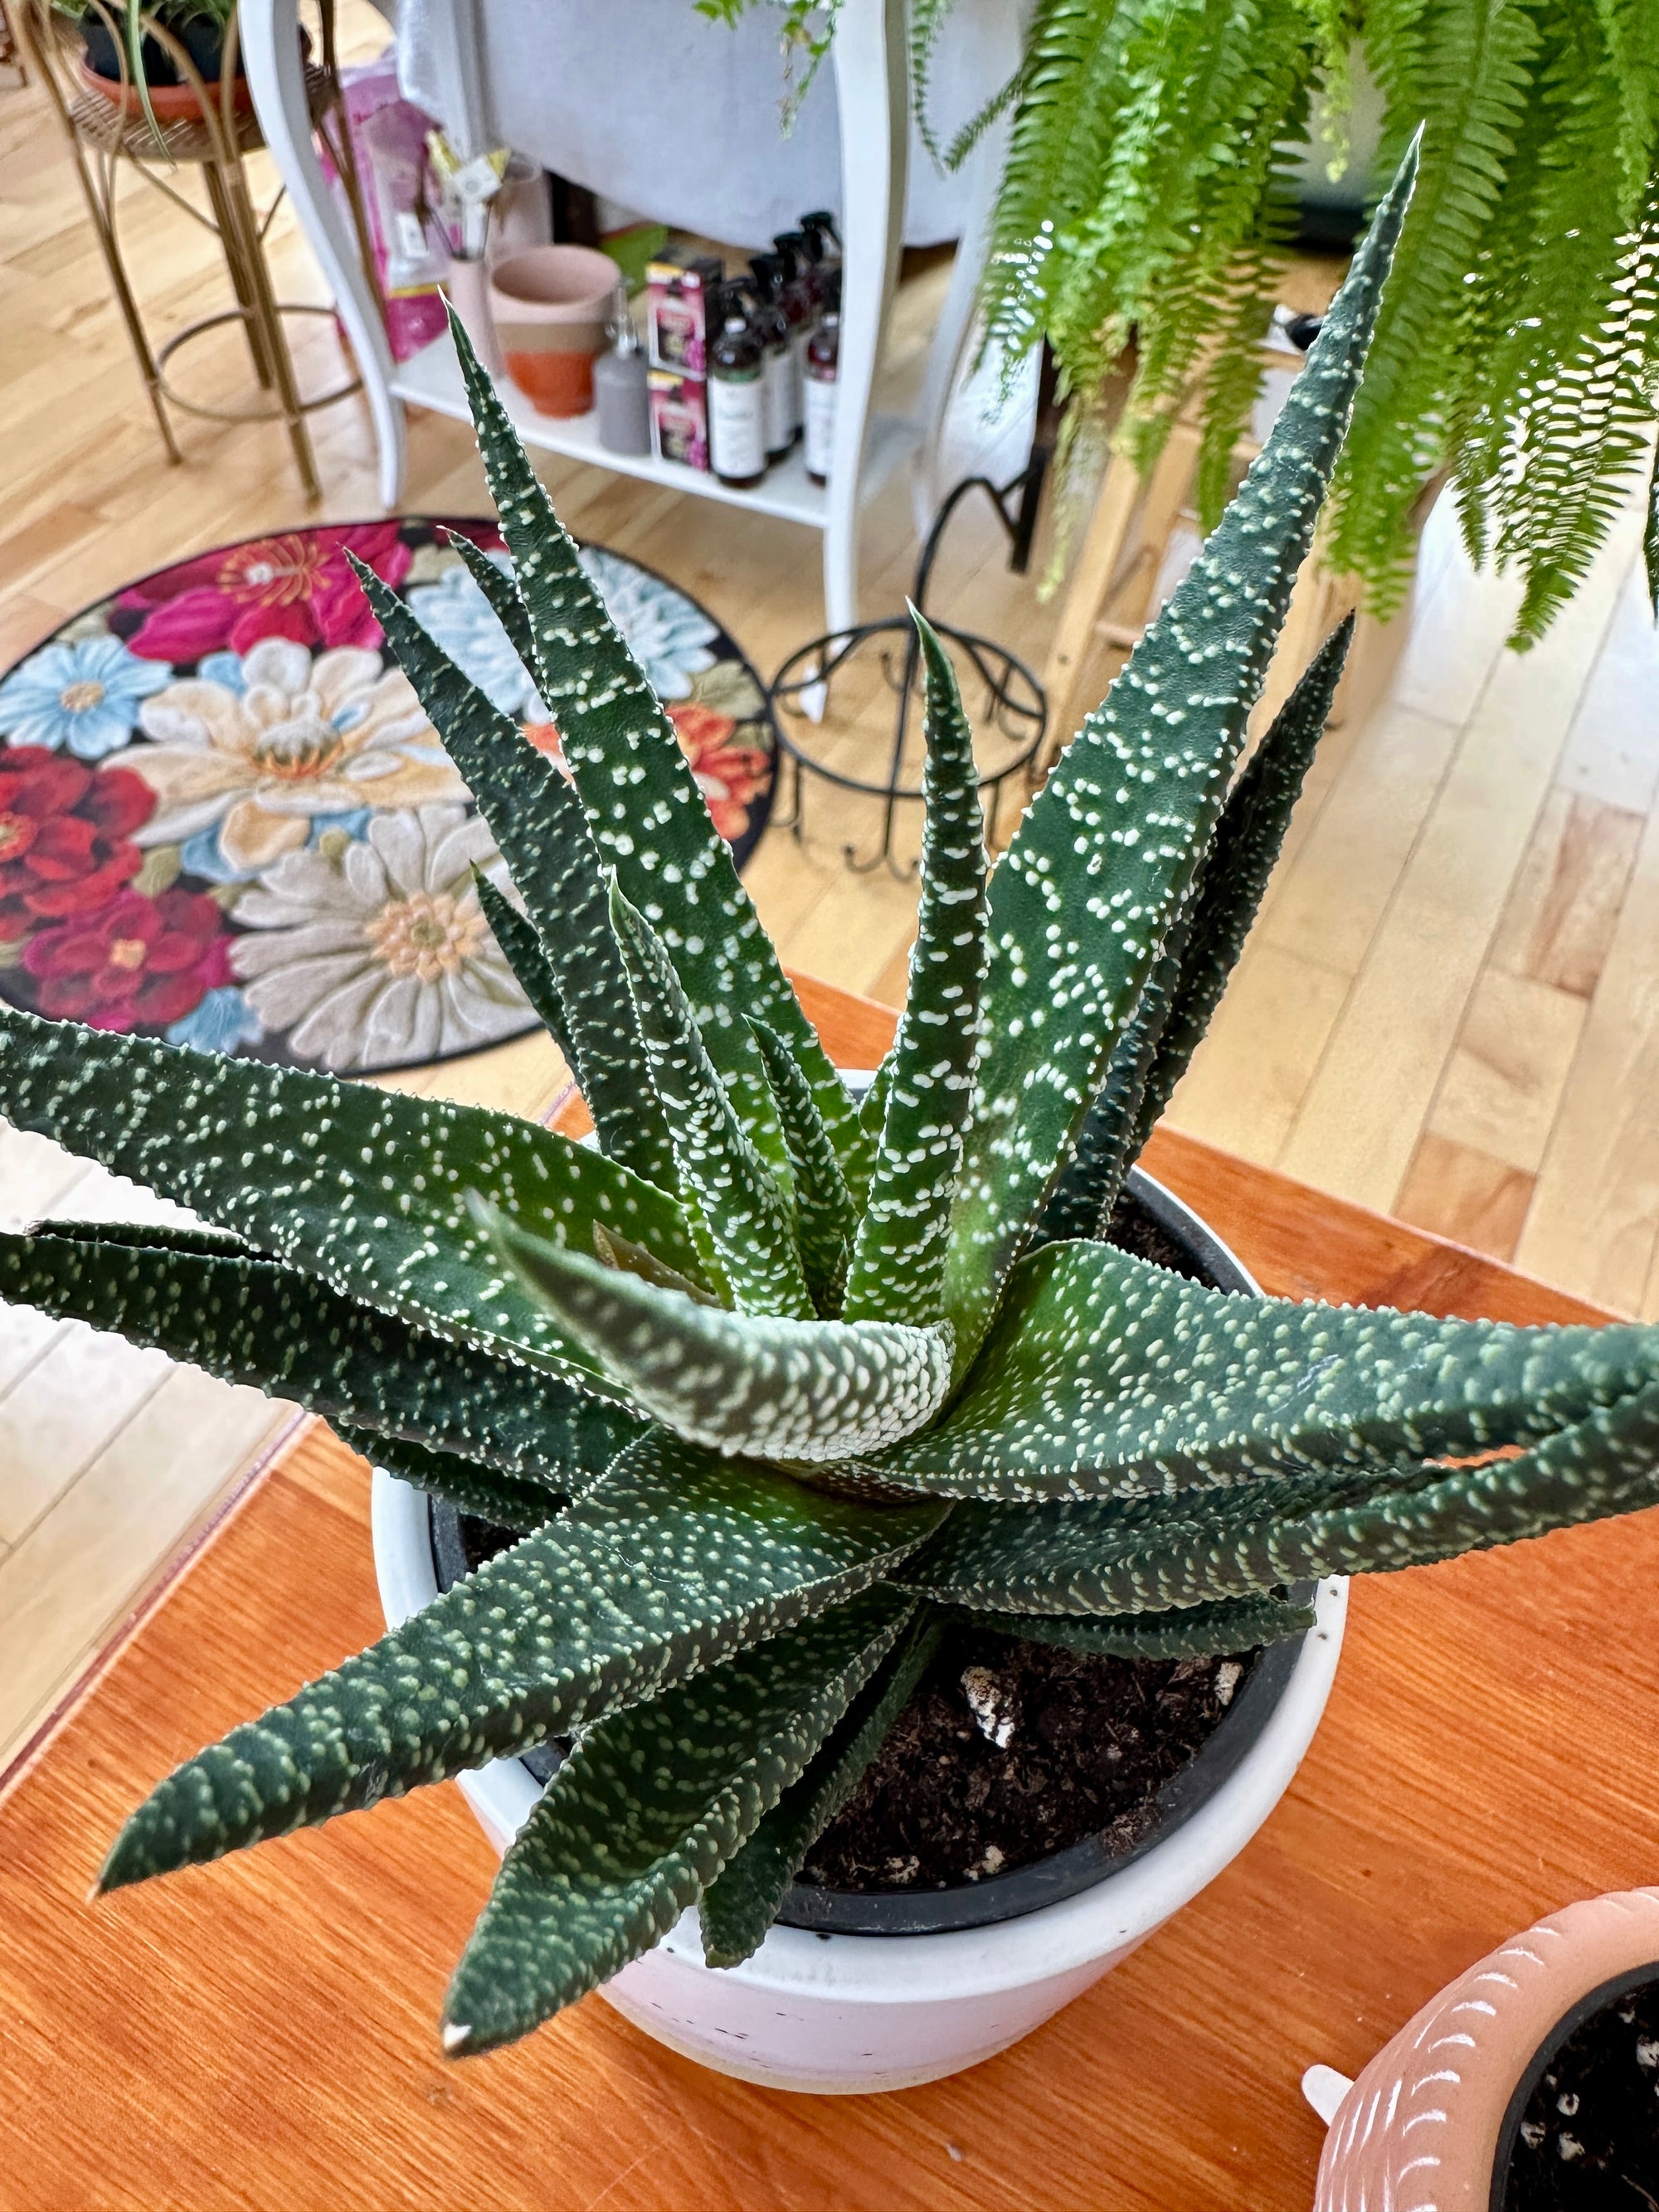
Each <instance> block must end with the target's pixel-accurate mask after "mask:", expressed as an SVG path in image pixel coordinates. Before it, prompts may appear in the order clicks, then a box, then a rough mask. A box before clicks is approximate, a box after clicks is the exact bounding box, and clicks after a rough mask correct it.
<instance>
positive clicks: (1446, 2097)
mask: <svg viewBox="0 0 1659 2212" xmlns="http://www.w3.org/2000/svg"><path fill="white" fill-rule="evenodd" d="M1644 1966H1659V1889H1626V1890H1618V1891H1614V1892H1613V1893H1612V1894H1610V1895H1608V1896H1607V1897H1594V1898H1590V1899H1588V1900H1587V1901H1586V1902H1584V1903H1583V1904H1582V1905H1568V1906H1567V1907H1566V1909H1565V1911H1561V1912H1553V1913H1552V1914H1551V1915H1550V1916H1549V1917H1548V1919H1547V1920H1541V1921H1539V1922H1538V1923H1536V1924H1535V1925H1534V1927H1531V1928H1528V1929H1527V1931H1526V1933H1525V1934H1524V1935H1522V1936H1516V1937H1514V1938H1513V1940H1512V1941H1511V1942H1508V1943H1505V1944H1504V1946H1503V1947H1502V1948H1501V1949H1499V1950H1497V1951H1493V1952H1492V1953H1490V1954H1488V1956H1487V1957H1486V1958H1484V1959H1482V1960H1480V1962H1479V1964H1478V1965H1476V1966H1471V1967H1470V1968H1469V1970H1468V1972H1467V1973H1466V1974H1462V1975H1460V1976H1459V1977H1458V1978H1457V1980H1456V1981H1455V1982H1453V1983H1452V1984H1450V1985H1449V1987H1448V1988H1446V1989H1443V1990H1442V1991H1441V1992H1440V1994H1439V1996H1437V1997H1436V1998H1435V1999H1434V2000H1433V2002H1431V2003H1430V2004H1426V2005H1425V2006H1424V2008H1423V2009H1422V2011H1421V2012H1419V2014H1417V2015H1416V2016H1415V2018H1414V2019H1412V2020H1409V2021H1407V2023H1406V2025H1405V2027H1402V2028H1401V2031H1400V2033H1399V2034H1398V2035H1396V2036H1395V2039H1394V2040H1393V2042H1392V2043H1389V2044H1385V2045H1383V2049H1382V2050H1381V2051H1378V2052H1377V2054H1376V2057H1375V2058H1373V2059H1372V2061H1371V2063H1370V2065H1369V2066H1368V2067H1367V2068H1366V2069H1365V2070H1364V2073H1363V2074H1362V2075H1360V2076H1359V2079H1358V2081H1356V2082H1354V2083H1353V2085H1352V2087H1351V2088H1350V2089H1349V2090H1348V2092H1347V2094H1346V2096H1345V2097H1344V2098H1343V2100H1342V2101H1341V2103H1340V2105H1339V2106H1338V2107H1337V2109H1336V2112H1335V2113H1334V2116H1333V2117H1332V2119H1331V2124H1330V2133H1329V2134H1328V2136H1326V2138H1325V2151H1324V2155H1323V2156H1322V2158H1321V2160H1320V2161H1319V2185H1318V2191H1317V2195H1316V2198H1315V2212H1489V2208H1490V2206H1491V2203H1492V2183H1493V2166H1494V2164H1495V2162H1496V2160H1497V2158H1498V2148H1499V2138H1500V2136H1502V2134H1503V2131H1504V2120H1505V2118H1506V2116H1507V2115H1508V2112H1509V2109H1510V2100H1511V2099H1512V2098H1513V2097H1514V2095H1515V2093H1516V2089H1517V2088H1518V2087H1519V2086H1520V2084H1521V2082H1522V2078H1523V2077H1524V2076H1526V2075H1528V2073H1529V2072H1530V2071H1531V2069H1532V2062H1533V2060H1534V2057H1536V2055H1537V2054H1538V2052H1539V2051H1540V2050H1541V2048H1542V2046H1543V2045H1545V2043H1546V2042H1547V2041H1553V2040H1554V2037H1553V2030H1554V2029H1555V2028H1556V2027H1558V2025H1559V2023H1560V2022H1562V2021H1564V2020H1565V2018H1566V2016H1567V2015H1568V2014H1570V2013H1571V2012H1572V2011H1573V2010H1574V2009H1575V2008H1576V2007H1577V2006H1578V2005H1579V2004H1580V2003H1581V2002H1583V1999H1584V1998H1586V1997H1588V1996H1591V1994H1592V1993H1593V1992H1595V1991H1596V1990H1601V1988H1602V1987H1603V1985H1604V1984H1607V1983H1609V1982H1615V1981H1617V1979H1618V1978H1620V1976H1621V1975H1625V1974H1628V1973H1630V1972H1633V1971H1636V1970H1638V1969H1640V1968H1641V1967H1644ZM1316 2070H1322V2069H1316ZM1314 2087H1315V2085H1314V2083H1313V2082H1312V2081H1311V2079H1310V2083H1309V2092H1310V2095H1312V2094H1313V2093H1314ZM1609 2212H1611V2208H1609Z"/></svg>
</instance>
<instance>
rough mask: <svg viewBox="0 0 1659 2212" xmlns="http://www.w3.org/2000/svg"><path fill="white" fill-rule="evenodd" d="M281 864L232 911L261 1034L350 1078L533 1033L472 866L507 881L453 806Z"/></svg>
mask: <svg viewBox="0 0 1659 2212" xmlns="http://www.w3.org/2000/svg"><path fill="white" fill-rule="evenodd" d="M333 843H334V841H333V840H332V839H328V840H325V843H324V845H323V846H322V847H320V848H318V849H316V850H313V851H309V852H302V853H289V854H287V855H285V857H284V858H283V859H282V860H278V861H277V862H276V865H275V866H273V867H270V868H268V869H267V870H266V871H265V872H264V874H263V875H262V876H261V877H260V878H259V879H258V882H257V883H256V884H254V885H253V886H252V889H251V890H247V891H246V892H245V893H244V894H243V896H242V897H241V898H240V900H239V901H238V902H237V906H236V919H237V921H238V922H239V923H242V924H245V925H246V926H247V927H249V929H250V930H251V931H252V932H253V934H251V935H248V936H246V937H238V938H237V939H235V940H234V943H233V944H232V946H231V951H230V958H231V966H232V968H233V969H234V972H235V974H236V976H237V978H238V980H239V981H240V982H241V983H242V984H243V986H244V987H245V988H246V994H247V1000H248V1004H249V1005H250V1006H252V1009H253V1012H255V1013H256V1014H257V1015H258V1018H259V1019H260V1020H261V1021H262V1022H263V1023H264V1025H265V1028H266V1030H267V1031H270V1030H276V1031H280V1032H283V1033H284V1034H285V1037H286V1042H287V1043H288V1045H289V1048H290V1050H292V1051H293V1052H294V1053H295V1054H296V1055H298V1056H299V1057H301V1058H302V1059H305V1060H316V1061H320V1062H321V1064H322V1065H323V1066H325V1067H329V1068H337V1069H341V1070H349V1071H353V1072H356V1073H369V1072H372V1071H373V1070H374V1069H375V1068H383V1067H398V1066H406V1065H408V1064H409V1063H410V1062H412V1061H419V1060H436V1059H439V1058H441V1056H442V1055H444V1054H448V1053H457V1052H472V1051H477V1049H478V1048H481V1047H482V1046H484V1045H488V1044H494V1043H495V1042H498V1041H499V1040H500V1039H501V1038H502V1037H506V1036H513V1035H515V1034H516V1033H517V1032H518V1031H520V1030H524V1029H526V1028H527V1027H528V1026H529V1024H530V1020H531V1015H530V1010H529V1006H528V1002H527V1001H526V998H525V996H524V994H523V993H522V992H521V991H520V988H519V986H518V983H517V981H515V980H514V977H513V971H512V969H510V968H509V967H508V966H507V962H506V961H505V959H503V957H501V951H500V949H499V947H498V946H497V945H496V943H495V939H494V938H493V937H492V936H491V935H490V933H489V924H488V923H487V922H486V921H485V920H484V916H483V908H482V906H481V905H480V904H479V902H478V893H477V885H476V884H475V883H474V881H473V876H472V869H473V865H474V863H475V862H476V863H477V864H478V865H479V866H482V867H483V868H485V869H486V870H487V871H488V872H489V875H490V877H491V879H492V880H493V881H496V882H502V881H503V880H504V871H503V870H502V869H501V863H500V860H499V859H498V857H497V855H496V852H495V846H494V844H493V843H492V842H491V841H490V836H489V830H488V829H487V828H486V827H485V825H484V823H483V821H482V820H481V819H480V818H479V817H477V815H470V814H468V813H467V811H465V808H463V807H459V806H423V807H421V808H418V809H415V808H410V809H403V810H398V811H392V812H389V813H386V814H377V815H375V816H374V817H373V818H372V820H371V821H370V822H369V824H368V833H367V836H365V837H363V838H362V839H356V840H353V841H351V842H347V843H346V844H344V846H343V848H338V849H336V850H331V849H330V848H331V846H332V845H333Z"/></svg>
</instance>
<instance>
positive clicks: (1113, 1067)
mask: <svg viewBox="0 0 1659 2212" xmlns="http://www.w3.org/2000/svg"><path fill="white" fill-rule="evenodd" d="M1193 906H1194V899H1193V898H1190V897H1189V898H1188V902H1187V904H1186V905H1185V906H1184V907H1183V908H1182V910H1181V912H1180V913H1179V914H1178V915H1176V918H1175V921H1173V922H1172V923H1171V924H1170V933H1169V935H1168V937H1167V938H1166V939H1164V948H1163V950H1162V951H1161V952H1160V953H1159V954H1158V959H1157V960H1156V962H1155V963H1153V967H1152V974H1151V975H1149V976H1148V977H1147V978H1146V987H1145V988H1144V989H1143V990H1142V992H1141V994H1140V998H1139V1003H1138V1004H1137V1006H1136V1007H1135V1010H1134V1012H1133V1013H1132V1014H1131V1015H1130V1017H1129V1019H1128V1021H1127V1024H1125V1026H1124V1028H1123V1030H1122V1032H1121V1035H1120V1036H1119V1037H1118V1040H1117V1042H1116V1044H1115V1046H1114V1047H1113V1048H1112V1056H1111V1058H1110V1060H1108V1062H1107V1063H1106V1079H1105V1081H1104V1082H1103V1084H1102V1085H1101V1086H1100V1089H1099V1090H1098V1091H1097V1092H1096V1094H1095V1099H1094V1103H1093V1104H1092V1105H1091V1107H1090V1109H1089V1111H1088V1114H1087V1115H1086V1116H1085V1120H1084V1123H1083V1127H1082V1128H1081V1129H1080V1130H1079V1132H1078V1139H1077V1146H1076V1150H1075V1151H1074V1152H1073V1155H1072V1158H1070V1160H1069V1161H1068V1162H1067V1163H1066V1167H1065V1169H1064V1170H1062V1172H1061V1175H1060V1180H1059V1182H1057V1183H1056V1184H1055V1185H1054V1189H1053V1190H1052V1191H1051V1192H1050V1193H1049V1195H1048V1204H1047V1205H1046V1206H1044V1207H1043V1209H1042V1220H1041V1221H1040V1222H1039V1224H1038V1225H1037V1230H1036V1235H1035V1236H1034V1237H1032V1240H1031V1242H1032V1243H1033V1244H1034V1245H1040V1244H1053V1243H1063V1242H1065V1241H1066V1240H1068V1239H1071V1238H1075V1237H1085V1238H1087V1237H1103V1236H1104V1235H1105V1234H1106V1231H1107V1228H1108V1226H1109V1223H1110V1221H1111V1218H1112V1209H1113V1207H1114V1206H1115V1205H1116V1203H1117V1197H1118V1193H1119V1192H1120V1191H1121V1189H1122V1188H1123V1178H1124V1176H1126V1175H1127V1173H1128V1170H1129V1168H1130V1166H1131V1165H1132V1164H1133V1158H1134V1155H1135V1153H1136V1152H1139V1149H1140V1147H1139V1143H1138V1142H1137V1141H1136V1132H1137V1126H1138V1123H1139V1116H1140V1110H1141V1104H1142V1101H1143V1100H1144V1098H1145V1097H1146V1085H1147V1083H1148V1082H1149V1080H1150V1079H1151V1077H1152V1069H1153V1066H1155V1064H1156V1062H1157V1060H1158V1040H1159V1039H1160V1037H1161V1036H1162V1035H1163V1033H1164V1024H1165V1023H1166V1022H1167V1021H1168V1019H1169V1014H1170V1006H1171V1004H1172V1002H1173V1000H1174V996H1175V992H1176V985H1177V983H1178V982H1179V980H1180V975H1181V963H1182V959H1183V957H1185V953H1186V950H1187V940H1188V931H1189V928H1190V926H1191V917H1192V910H1193Z"/></svg>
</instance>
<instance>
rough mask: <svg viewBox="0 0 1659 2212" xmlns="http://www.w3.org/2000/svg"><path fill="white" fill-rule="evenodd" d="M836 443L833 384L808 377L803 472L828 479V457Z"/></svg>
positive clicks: (828, 379) (830, 379) (828, 378)
mask: <svg viewBox="0 0 1659 2212" xmlns="http://www.w3.org/2000/svg"><path fill="white" fill-rule="evenodd" d="M835 442H836V380H835V379H834V377H832V376H809V377H808V378H807V380H806V472H807V474H808V475H809V476H814V477H823V479H824V480H825V482H826V483H827V482H828V481H829V456H830V453H831V452H832V450H833V448H834V447H835Z"/></svg>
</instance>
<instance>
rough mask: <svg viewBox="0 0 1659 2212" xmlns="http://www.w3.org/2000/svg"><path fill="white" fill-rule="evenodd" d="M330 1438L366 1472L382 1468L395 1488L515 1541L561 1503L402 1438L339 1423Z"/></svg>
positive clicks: (536, 1488) (529, 1485)
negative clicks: (424, 1495) (407, 1488)
mask: <svg viewBox="0 0 1659 2212" xmlns="http://www.w3.org/2000/svg"><path fill="white" fill-rule="evenodd" d="M334 1432H335V1434H336V1435H337V1437H339V1438H340V1440H341V1442H342V1443H347V1444H349V1445H350V1447H351V1449H352V1450H353V1451H355V1452H356V1453H358V1454H360V1455H361V1456H362V1458H364V1459H366V1460H367V1461H368V1463H369V1465H370V1466H371V1467H380V1468H385V1469H386V1473H387V1474H395V1475H396V1476H397V1478H398V1480H399V1481H400V1482H407V1483H409V1484H410V1485H411V1486H413V1487H414V1488H415V1489H416V1490H424V1491H426V1492H428V1493H429V1495H430V1496H432V1497H434V1498H442V1499H443V1501H444V1503H445V1504H447V1505H453V1506H457V1507H459V1510H461V1511H462V1512H463V1513H474V1514H476V1515H477V1516H478V1518H479V1519H480V1520H481V1521H494V1522H496V1523H497V1524H498V1526H500V1527H501V1528H511V1529H512V1531H513V1534H515V1535H518V1536H527V1535H529V1534H530V1533H531V1531H532V1529H535V1528H541V1527H543V1526H544V1524H545V1523H546V1522H549V1521H550V1520H552V1518H553V1516H555V1514H556V1513H557V1512H558V1511H559V1510H560V1508H561V1507H562V1505H563V1504H564V1503H565V1500H564V1498H563V1497H562V1495H561V1494H560V1493H559V1492H557V1491H554V1490H546V1489H544V1488H543V1487H542V1486H541V1485H540V1484H539V1483H536V1482H519V1481H516V1480H514V1479H513V1476H512V1475H510V1474H496V1473H495V1470H494V1469H493V1468H488V1467H481V1466H479V1464H478V1463H477V1461H476V1460H466V1459H462V1458H461V1457H460V1456H459V1455H458V1454H457V1453H455V1452H450V1451H431V1450H428V1448H427V1447H426V1446H425V1445H424V1444H415V1443H408V1442H406V1441H405V1440H404V1438H403V1437H377V1436H375V1435H374V1434H373V1433H372V1432H371V1431H369V1430H368V1429H354V1428H352V1427H351V1426H350V1425H349V1423H347V1422H344V1421H337V1422H335V1424H334Z"/></svg>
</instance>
